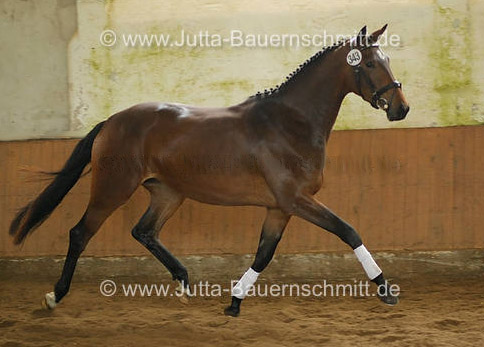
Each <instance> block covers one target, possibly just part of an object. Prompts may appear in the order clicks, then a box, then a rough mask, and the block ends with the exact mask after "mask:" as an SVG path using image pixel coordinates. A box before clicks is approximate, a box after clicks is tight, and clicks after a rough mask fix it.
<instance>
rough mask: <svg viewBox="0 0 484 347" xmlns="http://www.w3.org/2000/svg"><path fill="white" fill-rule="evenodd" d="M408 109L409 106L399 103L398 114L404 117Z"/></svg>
mask: <svg viewBox="0 0 484 347" xmlns="http://www.w3.org/2000/svg"><path fill="white" fill-rule="evenodd" d="M408 111H410V106H408V105H403V104H402V105H400V114H401V115H402V117H405V116H406V115H407V113H408Z"/></svg>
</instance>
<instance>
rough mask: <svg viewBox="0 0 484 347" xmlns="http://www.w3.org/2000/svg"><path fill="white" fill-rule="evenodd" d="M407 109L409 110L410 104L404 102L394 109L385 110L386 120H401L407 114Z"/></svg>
mask: <svg viewBox="0 0 484 347" xmlns="http://www.w3.org/2000/svg"><path fill="white" fill-rule="evenodd" d="M408 111H410V106H408V105H405V104H400V106H399V107H398V109H397V110H396V111H390V110H388V112H387V117H388V120H389V121H391V122H393V121H397V120H402V119H404V118H405V117H406V116H407V113H408Z"/></svg>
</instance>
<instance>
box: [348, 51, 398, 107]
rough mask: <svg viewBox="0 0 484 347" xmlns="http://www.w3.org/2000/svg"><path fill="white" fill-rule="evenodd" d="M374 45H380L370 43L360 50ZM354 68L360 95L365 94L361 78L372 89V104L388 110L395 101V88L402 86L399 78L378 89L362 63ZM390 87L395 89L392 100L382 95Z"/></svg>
mask: <svg viewBox="0 0 484 347" xmlns="http://www.w3.org/2000/svg"><path fill="white" fill-rule="evenodd" d="M372 47H378V45H370V46H366V47H364V48H362V49H360V51H364V50H365V49H369V48H372ZM353 70H354V72H355V78H356V85H357V86H358V92H359V94H360V95H362V96H363V93H362V90H361V79H362V77H363V79H364V80H365V82H366V83H367V84H368V86H369V87H370V89H371V92H372V94H371V101H370V104H371V106H373V107H374V108H376V109H379V108H380V107H381V108H383V109H384V110H387V109H388V108H390V107H391V105H392V102H393V97H394V96H395V90H396V89H397V88H402V84H401V83H400V82H398V81H397V80H394V81H392V82H390V83H389V84H387V85H386V86H384V87H381V88H380V89H377V88H376V86H375V84H374V83H373V81H372V80H371V78H370V76H368V74H367V73H366V72H365V70H364V69H363V68H362V67H361V63H360V64H358V65H356V66H355V67H353ZM390 89H394V90H393V93H392V97H391V98H390V101H388V100H387V99H385V98H383V97H382V95H383V94H385V93H386V92H387V91H389V90H390Z"/></svg>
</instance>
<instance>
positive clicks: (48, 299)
mask: <svg viewBox="0 0 484 347" xmlns="http://www.w3.org/2000/svg"><path fill="white" fill-rule="evenodd" d="M42 304H43V306H44V307H45V308H47V309H49V310H53V309H54V308H55V307H56V306H57V303H56V302H55V293H54V292H50V293H47V294H45V298H44V301H43V302H42Z"/></svg>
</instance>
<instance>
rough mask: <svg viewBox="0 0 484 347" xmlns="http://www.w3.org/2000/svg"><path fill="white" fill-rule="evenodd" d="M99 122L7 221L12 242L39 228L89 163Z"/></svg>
mask: <svg viewBox="0 0 484 347" xmlns="http://www.w3.org/2000/svg"><path fill="white" fill-rule="evenodd" d="M103 125H104V122H101V123H99V124H98V125H96V126H95V127H94V129H92V130H91V131H90V132H89V133H88V134H87V135H86V137H84V138H83V139H82V140H81V141H79V143H78V144H77V145H76V147H75V148H74V150H73V151H72V153H71V156H70V157H69V159H67V162H66V163H65V164H64V167H63V168H62V170H60V171H59V172H55V173H53V174H54V175H55V178H54V180H53V181H52V182H51V183H50V184H49V185H48V186H47V187H46V188H45V189H44V190H43V191H42V193H40V194H39V196H38V197H37V198H36V199H35V200H33V201H31V202H29V203H28V204H27V205H26V206H25V207H23V208H22V209H21V210H20V211H19V212H18V213H17V215H16V216H15V218H14V220H13V221H12V224H10V230H9V233H10V235H13V236H14V240H13V242H14V243H15V244H16V245H18V244H20V243H21V242H22V241H23V240H24V239H25V238H26V237H27V235H29V234H30V233H31V232H32V231H34V230H35V229H36V228H37V227H39V226H40V225H41V224H42V223H43V222H44V221H45V220H46V219H47V218H48V217H49V215H50V214H51V213H52V211H54V209H55V208H56V207H57V205H59V204H60V202H61V201H62V199H63V198H64V196H66V194H67V193H68V192H69V190H71V188H72V187H73V186H74V184H75V183H76V182H77V181H78V180H79V177H80V176H81V174H82V171H83V170H84V168H85V167H86V165H87V164H89V163H90V162H91V150H92V145H93V143H94V139H95V138H96V136H97V134H98V133H99V131H100V130H101V128H102V127H103Z"/></svg>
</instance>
